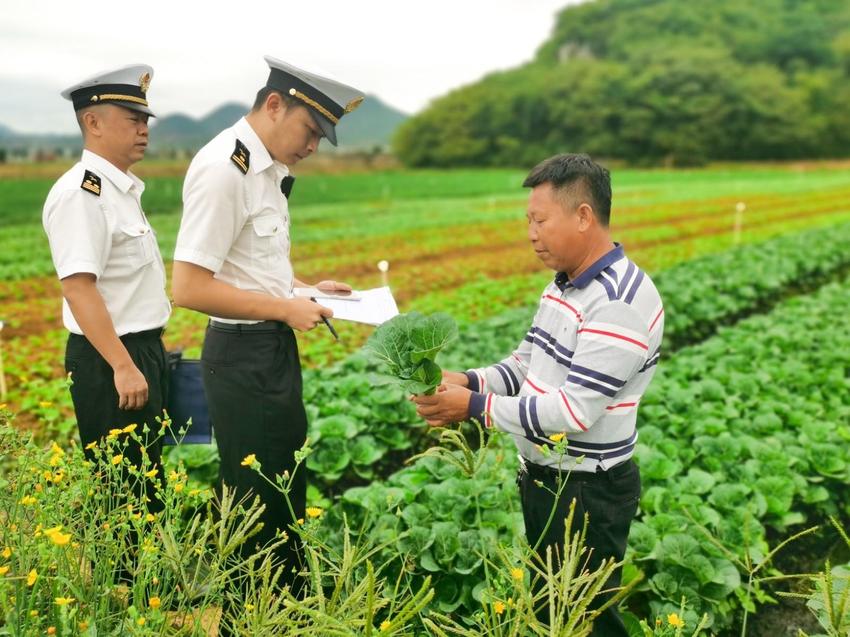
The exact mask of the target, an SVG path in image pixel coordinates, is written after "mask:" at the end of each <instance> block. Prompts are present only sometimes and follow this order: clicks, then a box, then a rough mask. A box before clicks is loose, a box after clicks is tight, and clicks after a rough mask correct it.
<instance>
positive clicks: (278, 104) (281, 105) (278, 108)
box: [265, 91, 286, 119]
mask: <svg viewBox="0 0 850 637" xmlns="http://www.w3.org/2000/svg"><path fill="white" fill-rule="evenodd" d="M265 109H266V112H267V113H268V114H269V115H270V116H271V117H272V118H273V119H275V118H277V117H278V116H279V115H282V114H283V113H284V112H285V111H286V102H285V101H284V99H283V98H282V97H281V95H280V93H277V92H276V91H272V92H271V93H269V96H268V97H267V98H266V103H265Z"/></svg>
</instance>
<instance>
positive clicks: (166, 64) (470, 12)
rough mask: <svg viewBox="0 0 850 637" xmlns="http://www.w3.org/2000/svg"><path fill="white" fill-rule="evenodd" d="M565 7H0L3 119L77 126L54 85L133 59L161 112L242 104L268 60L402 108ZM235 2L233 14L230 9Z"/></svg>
mask: <svg viewBox="0 0 850 637" xmlns="http://www.w3.org/2000/svg"><path fill="white" fill-rule="evenodd" d="M575 3H576V0H489V1H488V0H428V1H426V2H404V1H400V0H349V1H348V2H343V1H341V0H313V1H311V2H308V1H306V0H301V1H300V2H292V1H289V0H278V1H277V2H270V1H268V0H252V1H244V0H243V2H237V3H215V2H209V1H207V2H198V1H194V0H193V1H186V0H184V1H181V0H168V1H165V0H147V1H145V2H134V3H125V2H120V1H113V2H100V3H97V2H96V3H88V4H86V3H80V2H68V1H67V0H46V1H39V0H34V1H32V2H22V1H21V0H0V11H2V18H0V124H3V125H6V126H8V127H10V128H12V129H14V130H16V131H19V132H74V131H76V125H75V123H74V119H73V113H72V110H71V108H70V103H69V102H66V101H65V100H63V99H62V98H61V97H60V96H59V91H61V90H62V89H63V88H66V87H67V86H70V85H72V84H75V83H76V82H77V81H79V80H81V79H84V78H85V77H86V76H88V75H91V74H93V73H95V72H97V71H100V70H103V69H107V68H110V67H115V66H121V65H123V64H132V63H139V62H144V63H147V64H150V65H151V66H153V67H154V71H155V72H154V78H153V82H152V83H151V88H150V90H149V92H148V99H149V101H150V102H151V105H152V106H153V108H154V109H155V110H156V112H157V113H158V114H160V115H167V114H170V113H175V112H183V113H187V114H189V115H191V116H193V117H201V116H203V115H205V114H207V113H208V112H210V111H211V110H213V109H214V108H216V107H217V106H219V105H221V104H223V103H224V102H228V101H238V102H242V103H248V102H250V101H251V99H252V97H253V95H254V93H255V92H256V90H257V89H258V88H259V87H260V86H262V85H263V84H264V83H265V80H266V76H267V75H268V67H267V66H266V64H265V62H264V61H263V55H265V54H269V55H273V56H275V57H278V58H280V59H283V60H286V61H290V62H292V63H293V64H296V65H301V66H304V67H305V68H307V69H308V70H313V69H315V70H319V71H324V72H326V73H328V74H330V75H332V76H334V77H336V78H337V79H339V80H341V81H343V82H345V83H347V84H351V85H353V86H355V87H357V88H360V89H362V90H364V91H365V92H367V93H373V94H376V95H378V96H379V97H381V98H382V99H383V100H384V101H385V102H387V103H388V104H390V105H392V106H394V107H396V108H398V109H401V110H403V111H405V112H408V113H413V112H415V111H417V110H419V109H421V108H422V107H423V106H425V105H426V104H427V103H428V102H429V101H430V100H431V99H433V98H435V97H438V96H440V95H442V94H444V93H446V92H447V91H448V90H450V89H452V88H455V87H457V86H461V85H463V84H467V83H470V82H473V81H475V80H477V79H478V78H480V77H481V76H482V75H484V74H486V73H488V72H490V71H495V70H499V69H507V68H511V67H515V66H517V65H519V64H522V63H523V62H526V61H528V60H530V59H531V58H532V57H533V55H534V53H535V51H536V50H537V48H538V47H539V46H540V44H542V42H543V41H544V40H545V39H546V38H547V37H548V36H549V35H550V33H551V31H552V27H553V26H554V23H555V14H556V12H557V11H558V9H560V8H562V7H564V6H566V5H568V4H575ZM241 8H244V9H243V10H240V9H241Z"/></svg>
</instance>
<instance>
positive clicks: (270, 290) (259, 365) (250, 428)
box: [172, 57, 363, 632]
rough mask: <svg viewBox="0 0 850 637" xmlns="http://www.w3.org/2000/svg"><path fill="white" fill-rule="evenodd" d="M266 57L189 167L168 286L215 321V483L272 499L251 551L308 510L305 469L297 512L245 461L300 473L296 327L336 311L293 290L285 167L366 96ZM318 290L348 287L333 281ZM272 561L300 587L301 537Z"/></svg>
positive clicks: (209, 360)
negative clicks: (263, 74) (250, 90)
mask: <svg viewBox="0 0 850 637" xmlns="http://www.w3.org/2000/svg"><path fill="white" fill-rule="evenodd" d="M265 59H266V62H267V63H268V65H269V76H268V80H267V82H266V86H264V87H263V88H262V89H260V91H259V92H258V93H257V97H256V99H255V101H254V105H253V107H252V109H251V112H250V113H248V114H247V115H246V116H245V117H243V118H242V119H240V120H239V121H238V122H236V123H235V124H234V125H233V126H232V127H230V128H227V129H225V130H224V131H222V132H221V133H220V134H219V135H218V136H217V137H215V138H214V139H213V140H212V141H210V142H209V143H208V144H207V145H206V146H204V147H203V148H202V149H201V150H200V151H199V152H198V154H197V155H195V157H194V159H193V160H192V163H191V165H190V166H189V170H188V172H187V174H186V180H185V182H184V186H183V218H182V220H181V224H180V232H179V234H178V237H177V246H176V249H175V252H174V271H173V283H172V291H173V296H174V301H175V303H177V304H178V305H181V306H184V307H188V308H191V309H194V310H197V311H199V312H203V313H205V314H208V315H209V317H210V322H209V326H208V327H207V332H206V338H205V341H204V349H203V353H202V356H201V361H202V369H203V374H204V388H205V391H206V395H207V400H208V402H209V412H210V418H211V420H212V422H213V425H214V427H213V428H214V431H215V437H216V442H217V443H218V448H219V453H220V455H221V469H220V474H219V478H220V482H222V483H224V484H227V485H229V486H231V487H235V488H236V490H237V494H238V495H239V496H242V495H245V494H247V493H249V492H253V493H255V494H257V495H259V496H260V498H261V500H262V501H263V503H264V504H265V506H266V509H265V512H264V513H263V516H262V518H261V519H262V522H263V524H264V527H263V529H262V531H261V532H260V533H259V534H258V535H257V536H255V537H253V538H251V540H250V541H249V542H248V543H247V544H250V546H245V547H243V548H244V551H245V552H246V553H252V552H253V551H254V550H255V548H254V547H255V546H256V545H258V544H263V543H266V542H268V541H271V540H273V539H275V538H276V537H278V536H277V533H278V531H285V530H286V529H287V528H288V526H289V525H290V524H292V523H294V522H295V519H298V518H301V517H304V511H305V501H306V475H305V473H306V467H304V466H300V467H298V470H297V472H295V474H294V475H295V477H294V480H293V483H292V490H291V492H290V494H289V497H290V499H291V502H292V509H293V511H294V514H295V519H293V517H292V515H291V514H290V510H289V508H288V507H287V504H286V501H285V500H284V498H283V497H282V496H281V494H280V493H278V491H277V490H276V489H275V488H274V487H273V486H271V485H269V484H268V483H267V482H266V481H265V480H264V479H263V478H262V477H260V476H258V475H257V473H256V472H255V471H253V470H252V469H251V468H250V466H246V465H250V464H251V462H250V460H248V461H246V460H245V459H246V458H256V460H258V461H259V462H260V463H262V467H263V472H264V473H265V474H266V475H281V474H283V473H284V472H286V471H288V472H289V474H290V475H292V474H293V471H294V470H295V460H294V454H295V452H296V451H297V450H298V449H300V448H301V446H302V445H303V444H304V441H305V438H306V435H307V417H306V414H305V410H304V404H303V401H302V391H301V367H300V363H299V359H298V347H297V344H296V340H295V333H294V331H293V330H300V331H306V330H311V329H313V328H314V327H316V326H317V325H319V324H321V322H322V319H323V318H327V317H330V316H332V314H333V312H332V311H331V310H330V309H329V308H326V307H322V306H321V305H318V304H317V303H315V302H313V301H312V300H310V299H308V298H295V297H294V296H293V293H292V290H293V287H294V286H296V285H297V286H299V287H300V286H305V285H307V284H305V283H303V282H301V281H299V280H298V279H297V278H296V277H295V273H294V271H293V266H292V263H291V261H290V256H289V255H290V240H289V205H288V199H289V196H290V192H291V190H292V184H293V181H294V177H292V176H291V175H290V168H291V167H292V166H293V165H295V164H296V163H297V162H299V161H301V160H302V159H304V158H305V157H308V156H309V155H311V154H312V153H313V152H315V151H316V150H317V148H318V144H319V140H320V139H321V138H322V137H325V138H327V140H328V141H329V142H331V143H332V144H336V129H335V126H336V124H337V123H338V122H339V120H340V119H341V118H342V117H343V116H344V115H345V114H346V113H348V112H350V111H352V110H354V109H355V108H356V107H357V106H358V105H359V104H360V102H361V101H362V100H363V94H362V93H361V92H360V91H358V90H356V89H354V88H352V87H350V86H347V85H345V84H342V83H340V82H337V81H335V80H332V79H330V78H328V77H324V76H321V75H317V74H315V73H311V72H309V71H305V70H304V69H300V68H296V67H294V66H292V65H290V64H287V63H285V62H282V61H280V60H277V59H275V58H272V57H266V58H265ZM317 286H318V287H320V288H324V289H328V290H342V291H345V290H350V289H351V288H350V287H349V286H348V285H346V284H344V283H337V282H336V281H322V282H320V283H318V284H317ZM277 557H278V559H279V560H280V562H281V563H282V564H284V565H285V566H286V571H285V573H284V575H283V577H282V582H281V583H282V584H286V585H289V586H291V588H292V592H293V593H294V594H297V591H298V589H299V588H300V586H301V580H300V578H299V577H298V576H297V571H298V570H299V568H300V566H301V561H300V560H301V558H300V546H299V545H298V542H297V540H296V538H291V539H290V540H289V541H288V543H287V544H286V545H285V546H283V547H282V548H281V549H280V550H279V551H278V553H277ZM226 616H227V612H225V617H226ZM223 629H224V631H225V632H226V631H227V630H229V628H228V627H227V626H226V625H225V626H223ZM234 630H235V629H234Z"/></svg>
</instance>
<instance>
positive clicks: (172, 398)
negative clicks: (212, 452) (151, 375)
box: [162, 352, 212, 445]
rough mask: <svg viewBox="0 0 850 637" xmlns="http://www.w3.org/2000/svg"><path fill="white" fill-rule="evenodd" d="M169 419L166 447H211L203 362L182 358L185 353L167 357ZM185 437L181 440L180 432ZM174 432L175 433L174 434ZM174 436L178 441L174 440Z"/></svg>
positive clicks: (210, 423)
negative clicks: (178, 445) (169, 429)
mask: <svg viewBox="0 0 850 637" xmlns="http://www.w3.org/2000/svg"><path fill="white" fill-rule="evenodd" d="M168 366H169V381H168V385H169V388H168V406H167V408H166V409H167V411H168V416H169V417H170V418H171V430H172V431H166V433H165V437H164V438H163V441H162V443H163V444H164V445H176V444H177V443H178V442H179V443H180V444H183V445H208V444H210V443H211V442H212V422H210V414H209V410H208V409H207V399H206V396H205V395H204V383H203V380H202V379H203V374H202V373H201V361H199V360H195V359H191V358H183V353H182V352H169V353H168ZM181 430H185V435H184V436H183V437H182V438H180V431H181ZM172 432H173V433H172ZM175 436H177V437H178V439H176V440H175Z"/></svg>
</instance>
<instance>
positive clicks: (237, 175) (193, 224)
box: [174, 117, 293, 323]
mask: <svg viewBox="0 0 850 637" xmlns="http://www.w3.org/2000/svg"><path fill="white" fill-rule="evenodd" d="M237 140H238V141H239V142H241V144H243V145H244V147H245V148H246V149H247V150H248V155H247V158H246V157H245V154H244V153H242V154H241V155H240V153H239V151H238V148H237ZM234 156H235V159H234ZM288 175H289V169H288V168H287V167H286V166H285V165H284V164H281V163H280V162H277V161H275V160H273V159H272V157H271V155H269V152H268V151H267V150H266V147H265V146H264V145H263V143H262V141H260V138H259V137H258V136H257V134H256V133H255V132H254V129H252V128H251V126H250V124H249V123H248V121H247V120H246V119H245V118H244V117H243V118H242V119H240V120H239V121H238V122H236V124H234V125H233V126H232V127H230V128H227V129H225V130H223V131H222V132H221V133H219V134H218V136H216V137H215V138H214V139H213V140H212V141H210V142H209V143H208V144H207V145H206V146H204V147H203V148H202V149H201V150H200V151H198V154H197V155H195V158H194V159H193V160H192V163H191V164H190V166H189V170H188V172H187V173H186V181H185V182H184V184H183V218H182V220H181V222H180V232H179V234H178V235H177V247H176V249H175V251H174V260H175V261H186V262H188V263H194V264H195V265H199V266H201V267H202V268H206V269H207V270H210V271H212V272H214V273H215V278H216V279H219V280H221V281H224V282H225V283H228V284H229V285H232V286H234V287H237V288H240V289H242V290H250V291H253V292H262V293H265V294H269V295H271V296H276V297H279V298H289V297H291V296H292V286H293V272H292V264H291V263H290V260H289V208H288V206H287V202H286V197H285V196H284V195H283V193H282V192H281V189H280V182H281V180H282V179H283V178H284V177H286V176H288ZM213 318H215V317H213ZM216 320H218V321H224V322H228V323H256V322H257V321H252V320H241V321H240V320H237V321H233V320H227V319H219V318H216Z"/></svg>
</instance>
